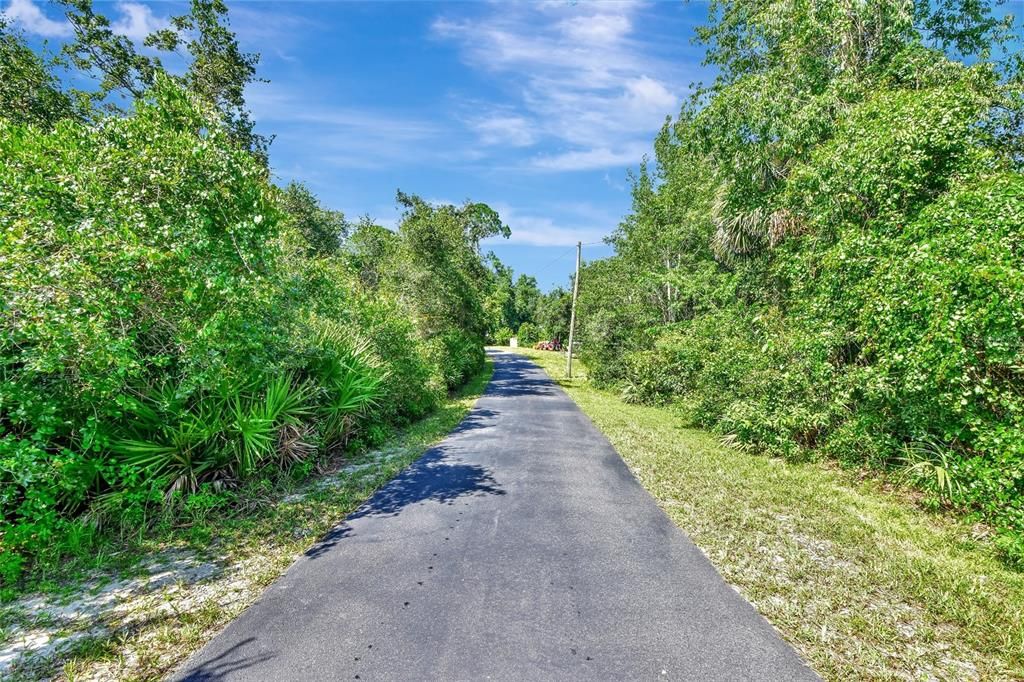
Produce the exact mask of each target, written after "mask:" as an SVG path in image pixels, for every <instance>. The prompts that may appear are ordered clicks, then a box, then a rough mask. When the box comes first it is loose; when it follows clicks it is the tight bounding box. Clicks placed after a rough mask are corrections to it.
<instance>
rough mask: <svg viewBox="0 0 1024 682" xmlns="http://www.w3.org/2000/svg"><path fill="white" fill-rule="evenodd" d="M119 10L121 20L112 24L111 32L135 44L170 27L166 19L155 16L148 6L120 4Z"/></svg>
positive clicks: (130, 3)
mask: <svg viewBox="0 0 1024 682" xmlns="http://www.w3.org/2000/svg"><path fill="white" fill-rule="evenodd" d="M117 10H118V12H120V13H121V18H120V19H118V20H117V21H115V22H113V23H111V25H110V28H111V30H112V31H114V33H119V34H121V35H123V36H125V37H126V38H130V39H132V40H134V41H135V42H139V43H141V42H142V41H143V40H145V38H146V36H148V35H149V34H150V33H152V32H153V31H159V30H160V29H164V28H167V27H168V26H169V25H170V23H169V22H168V21H167V19H166V18H163V17H158V16H156V15H155V14H153V10H152V9H150V8H149V6H148V5H143V4H141V3H138V2H119V3H117Z"/></svg>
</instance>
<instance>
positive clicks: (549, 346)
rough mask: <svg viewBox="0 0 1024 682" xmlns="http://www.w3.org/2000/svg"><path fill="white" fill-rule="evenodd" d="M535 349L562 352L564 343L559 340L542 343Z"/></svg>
mask: <svg viewBox="0 0 1024 682" xmlns="http://www.w3.org/2000/svg"><path fill="white" fill-rule="evenodd" d="M534 348H535V349H537V350H562V342H561V341H559V340H558V339H553V340H551V341H541V342H540V343H538V344H537V345H535V346H534Z"/></svg>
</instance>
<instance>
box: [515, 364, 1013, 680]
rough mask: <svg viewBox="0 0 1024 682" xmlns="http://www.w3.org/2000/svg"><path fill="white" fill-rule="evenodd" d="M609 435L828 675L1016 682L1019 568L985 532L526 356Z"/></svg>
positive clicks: (869, 482)
mask: <svg viewBox="0 0 1024 682" xmlns="http://www.w3.org/2000/svg"><path fill="white" fill-rule="evenodd" d="M518 352H520V353H521V354H523V355H525V356H527V357H529V358H531V359H532V360H534V361H535V362H537V363H538V364H539V365H540V366H541V367H543V368H544V369H545V370H546V371H547V373H548V374H549V375H550V376H551V377H552V378H554V379H555V380H556V381H558V382H559V383H560V384H561V385H562V386H563V387H564V388H565V390H566V391H567V392H568V393H569V395H570V396H571V397H572V398H573V400H575V401H576V403H577V404H578V405H579V406H580V408H581V409H582V410H583V411H584V412H585V413H586V414H587V415H588V416H589V417H590V418H591V420H592V421H593V422H594V423H595V424H596V425H597V426H598V428H600V429H601V431H603V432H604V433H605V435H606V436H607V437H608V439H609V440H610V441H611V442H612V444H613V445H614V446H615V447H616V449H617V450H618V451H619V453H620V454H621V455H622V457H623V459H625V460H626V462H627V464H628V465H629V466H630V468H631V469H632V470H633V472H634V474H635V475H636V476H637V478H638V479H639V480H640V482H641V483H642V484H643V485H644V487H646V488H647V490H649V491H650V493H651V494H652V495H653V496H654V497H655V499H656V500H657V501H658V503H659V505H660V506H661V507H662V509H664V510H665V512H666V513H667V514H668V515H669V517H671V519H672V520H673V521H674V522H675V523H676V524H677V525H678V526H679V527H680V528H682V529H683V530H684V531H685V532H686V533H687V534H688V535H689V536H690V537H691V538H692V539H693V541H694V542H695V543H696V544H697V545H698V546H700V548H701V549H702V550H703V551H704V552H705V554H706V555H707V556H708V558H709V559H710V560H711V561H712V563H713V564H714V565H715V566H716V568H717V569H718V570H719V572H720V573H721V574H722V575H723V576H724V577H725V579H726V580H727V581H729V582H730V583H731V584H733V585H734V586H736V587H737V588H739V590H740V591H741V593H742V594H743V595H744V596H745V597H746V598H747V599H748V600H749V601H750V602H751V603H753V604H754V606H755V607H756V608H757V609H758V610H759V611H760V612H761V613H762V614H764V615H765V617H767V618H768V620H769V621H770V622H771V623H772V624H773V625H774V626H775V627H776V628H777V629H778V630H779V631H780V632H781V633H782V635H783V636H784V637H785V638H786V639H787V640H788V641H789V642H790V643H792V644H793V645H794V646H795V647H796V648H797V649H798V650H799V651H800V653H801V654H802V655H803V656H804V657H805V658H806V659H807V660H808V661H809V662H810V664H811V665H812V666H813V667H814V669H815V670H817V671H818V672H819V674H821V675H822V676H823V677H825V678H826V679H832V680H890V679H891V680H919V679H940V680H968V679H986V680H991V679H1021V678H1024V574H1021V573H1019V572H1015V571H1013V570H1012V569H1010V568H1008V567H1007V566H1006V565H1005V564H1003V563H1002V562H1000V561H999V559H998V556H997V551H996V549H995V547H994V543H993V542H992V541H991V538H990V537H989V530H988V529H987V528H984V527H982V526H970V525H967V524H965V523H963V522H962V521H959V520H957V519H954V518H951V517H950V516H947V515H943V514H939V513H934V512H930V511H928V510H925V509H922V508H921V507H920V505H918V504H916V503H915V499H914V497H913V496H912V495H913V494H912V493H911V492H910V491H906V490H903V489H900V488H896V487H893V486H892V485H890V484H889V483H888V482H887V481H886V480H885V479H884V478H882V477H881V476H880V475H878V474H875V473H870V472H866V471H863V470H857V469H842V468H839V467H837V466H835V465H831V464H827V463H818V462H808V463H789V462H786V461H784V460H782V459H778V458H770V457H765V456H760V455H755V454H750V453H747V452H743V451H741V450H737V449H734V448H730V447H726V446H724V445H723V444H722V443H721V442H720V441H719V439H718V438H717V437H716V436H714V435H712V434H709V433H707V432H704V431H700V430H695V429H687V428H682V427H681V426H680V424H681V423H683V419H682V418H681V416H680V415H678V414H677V413H675V412H674V411H673V410H672V409H671V408H667V407H646V406H639V405H630V404H626V403H624V402H623V401H622V400H620V399H619V397H618V396H616V395H614V394H612V393H609V392H605V391H601V390H598V389H595V388H594V387H593V386H591V385H590V384H588V383H587V381H586V379H585V368H584V367H582V366H581V365H580V364H577V363H575V362H574V365H573V368H574V374H575V375H577V376H575V377H574V378H573V379H572V380H565V379H564V376H565V356H564V354H562V353H551V352H544V351H533V350H528V349H520V350H519V351H518Z"/></svg>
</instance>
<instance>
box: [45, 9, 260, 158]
mask: <svg viewBox="0 0 1024 682" xmlns="http://www.w3.org/2000/svg"><path fill="white" fill-rule="evenodd" d="M59 1H60V2H61V3H62V4H63V5H64V6H65V8H66V14H67V17H68V20H69V21H70V22H71V26H72V28H73V29H74V39H73V40H72V41H71V42H69V43H68V44H67V45H66V46H65V47H64V53H65V55H66V56H67V58H68V61H69V62H70V63H71V64H72V65H73V66H75V67H76V68H78V69H80V70H81V71H83V72H84V73H88V74H95V75H97V76H98V77H99V87H98V89H97V90H95V91H94V92H91V93H87V95H88V97H89V98H90V99H91V100H92V101H93V102H94V103H96V104H97V105H98V106H99V107H100V108H102V109H105V110H108V111H119V110H121V109H122V107H121V106H120V105H119V104H118V103H117V101H116V100H115V98H120V99H122V100H123V99H125V98H128V99H133V100H134V99H138V98H140V97H142V96H143V94H144V93H145V92H146V90H147V89H149V88H151V87H152V86H153V84H154V83H155V81H156V76H157V74H160V73H163V74H167V73H168V72H167V70H166V69H165V68H164V66H163V64H162V63H161V61H160V58H159V57H158V56H150V55H145V54H142V53H140V52H139V51H138V49H137V48H136V46H135V43H133V42H132V40H131V39H130V38H128V37H126V36H123V35H120V34H118V33H117V32H116V31H114V29H113V27H112V26H111V23H110V20H109V19H108V18H107V17H105V16H103V15H102V14H100V13H98V12H96V11H95V9H94V7H93V2H92V0H59ZM143 44H144V45H145V46H147V47H150V48H153V49H155V50H158V51H160V52H174V53H177V54H181V53H182V52H184V53H185V54H187V55H188V56H189V64H188V68H187V69H186V71H185V73H184V74H183V75H177V74H169V75H170V77H172V78H173V79H174V80H175V81H176V82H178V83H179V84H180V85H182V86H183V87H185V88H186V89H187V90H189V91H190V92H191V93H192V94H193V95H195V96H196V97H198V98H199V99H200V100H201V101H202V102H205V103H206V104H207V105H208V106H210V107H211V108H213V109H214V110H215V111H216V112H217V113H218V115H219V117H220V119H221V121H222V122H223V123H224V125H225V126H226V127H227V129H228V131H229V132H230V134H231V137H232V139H233V140H234V141H235V142H236V143H237V144H238V145H239V146H240V147H241V148H243V149H247V150H249V151H250V152H251V153H252V154H254V155H255V156H256V157H257V158H258V159H259V160H260V161H261V162H262V163H263V165H266V163H267V150H268V147H269V144H270V141H269V140H268V139H267V138H265V137H263V136H262V135H259V134H257V133H256V132H255V123H254V121H253V120H252V116H251V115H250V113H249V111H248V109H247V108H246V105H245V88H246V86H247V85H249V84H250V83H252V82H255V81H256V80H258V79H257V77H256V66H257V64H258V63H259V55H258V54H256V53H252V52H243V51H242V50H241V48H240V47H239V45H238V39H237V38H236V37H235V34H234V33H233V32H232V31H231V29H230V21H229V17H228V8H227V5H226V4H225V3H224V2H223V0H191V3H190V11H189V13H188V14H184V15H180V16H174V17H171V19H170V26H169V27H168V28H165V29H160V30H157V31H155V32H153V33H152V34H150V35H149V36H147V37H146V38H145V39H144V40H143Z"/></svg>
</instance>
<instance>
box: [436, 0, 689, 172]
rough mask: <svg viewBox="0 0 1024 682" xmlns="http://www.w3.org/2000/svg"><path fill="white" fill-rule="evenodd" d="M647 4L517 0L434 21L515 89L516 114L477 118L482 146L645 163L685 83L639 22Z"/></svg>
mask: <svg viewBox="0 0 1024 682" xmlns="http://www.w3.org/2000/svg"><path fill="white" fill-rule="evenodd" d="M641 9H642V5H640V4H638V3H632V2H595V3H589V4H583V3H579V4H568V3H557V2H556V3H542V4H516V3H512V4H502V5H497V6H494V7H493V8H492V9H490V11H488V12H486V13H485V14H484V15H483V16H482V17H474V18H461V19H450V18H440V19H437V20H436V21H435V22H434V24H433V26H432V28H433V33H434V35H435V36H437V37H438V38H440V39H442V40H448V41H452V42H454V43H455V44H457V45H458V46H459V48H460V50H461V51H462V54H463V57H464V61H465V62H466V63H467V64H468V65H470V66H471V67H473V68H477V69H482V70H484V71H486V72H488V73H490V74H493V75H496V76H500V77H502V78H504V84H505V85H506V86H508V87H509V88H510V89H511V90H512V91H513V93H514V95H515V98H516V102H515V111H514V113H512V114H510V113H509V112H508V111H507V110H506V111H503V112H501V113H500V114H497V115H493V116H489V117H487V118H485V119H484V123H485V125H480V124H479V123H478V124H476V125H473V126H472V127H473V129H474V130H475V131H476V133H477V135H478V136H479V139H480V141H481V142H482V143H483V144H488V145H490V144H506V145H508V146H520V147H527V146H530V145H535V144H536V145H542V144H543V145H544V146H545V147H547V148H554V150H555V151H542V152H540V153H537V154H535V155H533V156H532V157H530V159H529V160H528V162H527V163H528V165H529V166H530V167H531V168H533V169H536V170H541V171H569V170H590V169H603V168H610V167H615V166H623V165H632V164H635V163H637V162H638V161H639V160H640V157H641V156H642V154H643V153H644V152H645V151H647V150H649V149H650V139H651V136H652V133H653V132H654V131H656V130H657V129H658V128H659V127H660V126H661V124H662V123H663V122H664V120H665V117H666V116H667V115H671V114H674V113H676V111H677V110H678V106H679V104H680V101H681V95H682V91H683V90H684V89H685V88H684V87H683V86H681V85H680V84H679V82H678V76H679V75H680V74H679V68H678V64H669V63H664V62H663V61H661V60H660V59H659V58H658V57H655V56H653V55H654V53H655V52H656V50H655V49H654V48H655V47H656V46H654V45H652V44H651V43H649V42H646V41H645V39H644V38H642V37H641V36H640V35H638V34H639V32H638V31H636V30H635V28H636V27H635V23H636V18H637V14H638V12H640V11H641ZM684 75H685V74H684Z"/></svg>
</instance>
